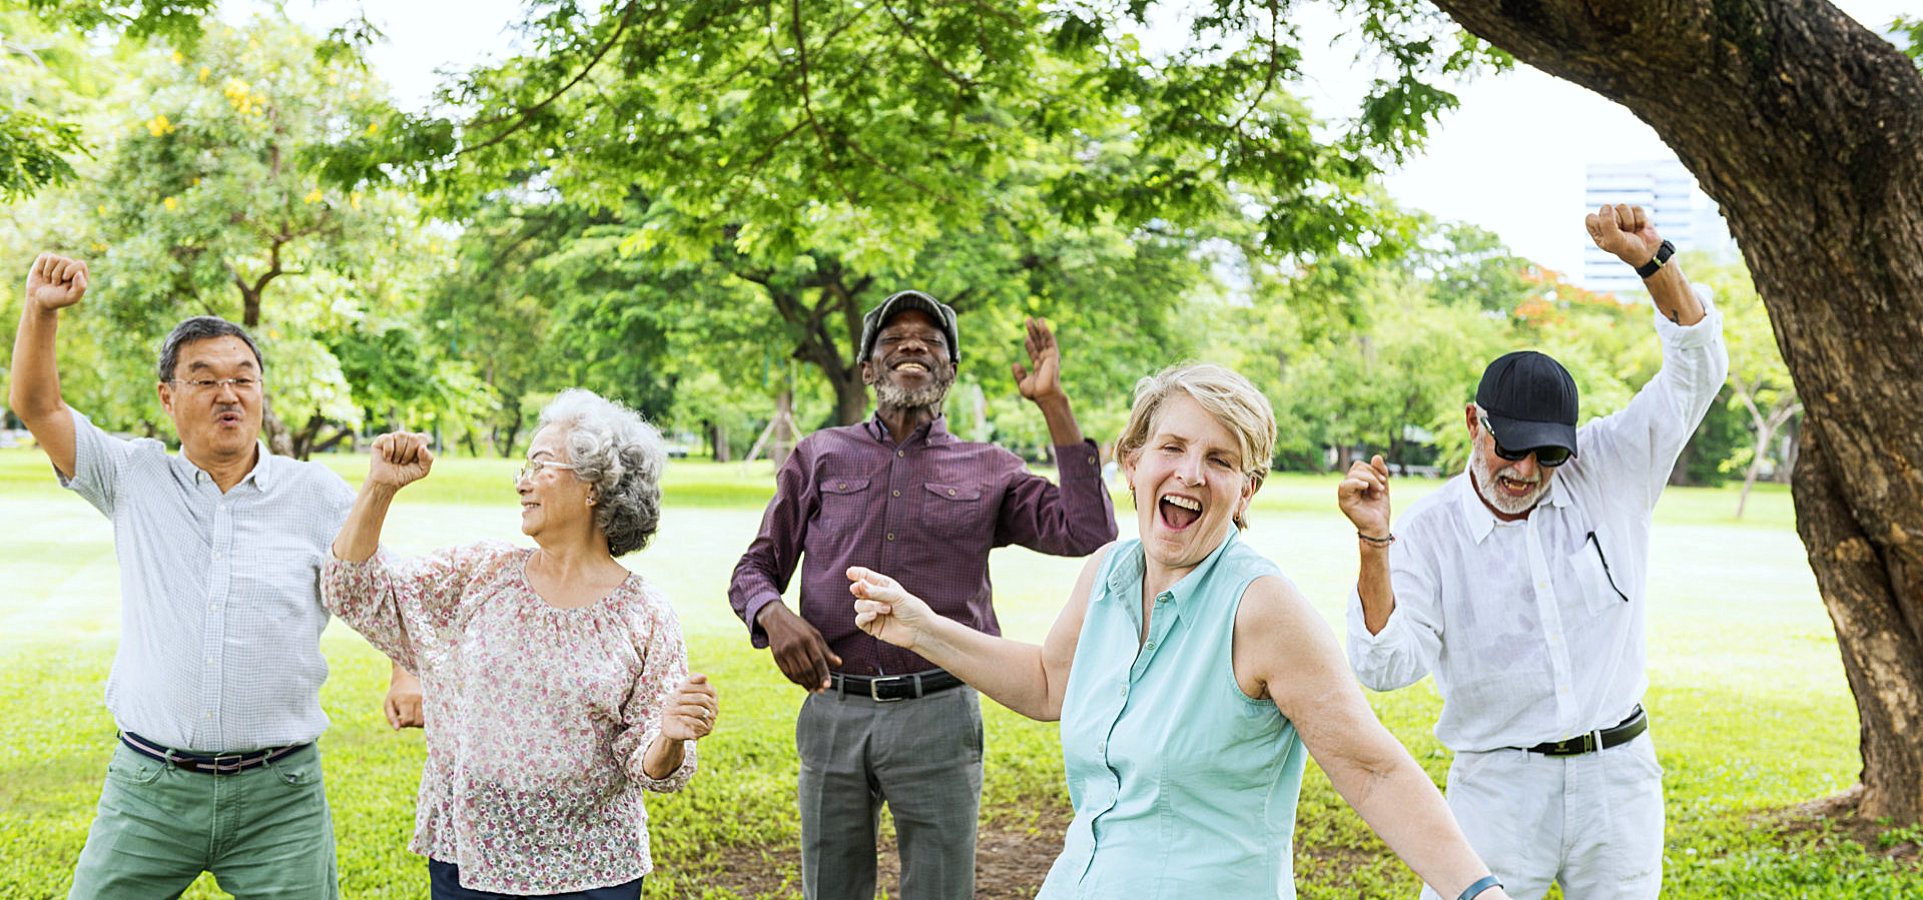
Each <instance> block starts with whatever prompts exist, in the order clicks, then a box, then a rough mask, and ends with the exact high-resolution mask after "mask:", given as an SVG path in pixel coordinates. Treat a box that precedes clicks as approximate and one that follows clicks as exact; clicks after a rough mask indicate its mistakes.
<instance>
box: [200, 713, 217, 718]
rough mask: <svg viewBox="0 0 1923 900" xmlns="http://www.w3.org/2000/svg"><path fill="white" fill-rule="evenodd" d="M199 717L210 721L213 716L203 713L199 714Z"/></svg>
mask: <svg viewBox="0 0 1923 900" xmlns="http://www.w3.org/2000/svg"><path fill="white" fill-rule="evenodd" d="M200 717H201V718H203V719H211V718H213V717H214V714H213V713H211V712H204V713H201V714H200Z"/></svg>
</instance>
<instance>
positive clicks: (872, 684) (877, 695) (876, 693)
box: [868, 675, 908, 703]
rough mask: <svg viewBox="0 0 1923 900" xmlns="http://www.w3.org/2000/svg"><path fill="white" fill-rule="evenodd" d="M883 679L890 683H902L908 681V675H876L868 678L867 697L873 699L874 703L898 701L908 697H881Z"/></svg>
mask: <svg viewBox="0 0 1923 900" xmlns="http://www.w3.org/2000/svg"><path fill="white" fill-rule="evenodd" d="M883 681H887V682H888V683H889V684H890V685H895V684H902V683H906V682H907V681H908V676H906V675H890V676H886V677H877V678H874V679H871V680H869V682H868V699H870V700H873V701H875V702H876V703H899V702H901V701H903V700H906V699H908V698H907V697H883V696H882V695H881V683H882V682H883Z"/></svg>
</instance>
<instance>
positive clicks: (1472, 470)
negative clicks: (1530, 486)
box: [1469, 448, 1549, 516]
mask: <svg viewBox="0 0 1923 900" xmlns="http://www.w3.org/2000/svg"><path fill="white" fill-rule="evenodd" d="M1493 455H1494V454H1488V455H1484V454H1483V452H1482V450H1481V449H1480V448H1477V449H1473V450H1470V451H1469V474H1470V475H1471V476H1473V477H1474V478H1475V484H1476V493H1478V494H1481V495H1482V499H1483V500H1485V501H1488V503H1489V505H1490V506H1493V507H1495V508H1496V511H1497V512H1500V513H1502V514H1503V515H1505V516H1520V515H1522V514H1524V513H1527V512H1528V511H1530V510H1532V509H1535V508H1536V503H1537V501H1539V500H1541V499H1542V495H1543V494H1544V493H1545V492H1547V491H1548V490H1549V474H1548V472H1546V471H1544V470H1543V469H1542V467H1541V464H1538V465H1537V471H1536V479H1537V480H1536V489H1535V490H1533V491H1530V492H1529V493H1528V494H1527V495H1526V496H1522V497H1516V496H1513V495H1511V494H1509V493H1508V492H1506V491H1504V490H1502V489H1501V488H1499V487H1497V486H1496V479H1497V478H1509V479H1511V480H1514V481H1522V480H1523V479H1521V478H1518V477H1516V475H1515V473H1514V472H1513V471H1512V470H1513V469H1514V468H1515V467H1514V466H1510V465H1504V466H1503V467H1502V468H1500V469H1495V470H1493V471H1491V469H1490V466H1489V456H1493ZM1504 462H1507V461H1506V460H1505V461H1504Z"/></svg>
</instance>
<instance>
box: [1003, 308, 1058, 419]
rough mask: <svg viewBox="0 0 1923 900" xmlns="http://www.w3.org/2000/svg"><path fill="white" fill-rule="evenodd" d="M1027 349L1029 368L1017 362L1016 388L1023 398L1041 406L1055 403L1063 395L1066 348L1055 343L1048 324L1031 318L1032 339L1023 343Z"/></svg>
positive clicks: (1030, 336) (1030, 334)
mask: <svg viewBox="0 0 1923 900" xmlns="http://www.w3.org/2000/svg"><path fill="white" fill-rule="evenodd" d="M1022 347H1023V349H1025V350H1027V351H1028V365H1026V366H1024V365H1022V364H1021V363H1015V364H1014V365H1013V366H1012V367H1011V368H1012V369H1013V370H1014V372H1015V387H1016V388H1017V389H1018V390H1020V391H1021V392H1022V396H1023V397H1026V398H1028V399H1029V400H1032V401H1034V402H1036V403H1040V402H1042V401H1043V400H1053V399H1055V398H1058V397H1061V396H1063V394H1062V349H1061V347H1059V346H1057V345H1056V343H1055V333H1054V332H1052V331H1049V330H1048V323H1046V322H1044V321H1042V320H1041V319H1036V318H1032V317H1031V318H1029V320H1028V336H1027V338H1025V339H1023V341H1022Z"/></svg>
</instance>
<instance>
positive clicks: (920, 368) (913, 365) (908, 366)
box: [895, 362, 928, 375]
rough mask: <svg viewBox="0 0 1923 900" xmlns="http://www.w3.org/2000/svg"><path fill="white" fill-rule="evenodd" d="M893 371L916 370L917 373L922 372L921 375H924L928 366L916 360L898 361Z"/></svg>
mask: <svg viewBox="0 0 1923 900" xmlns="http://www.w3.org/2000/svg"><path fill="white" fill-rule="evenodd" d="M895 371H897V372H917V373H920V374H922V375H926V374H928V367H927V366H924V365H922V364H921V363H918V362H905V363H900V364H897V365H896V366H895Z"/></svg>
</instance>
